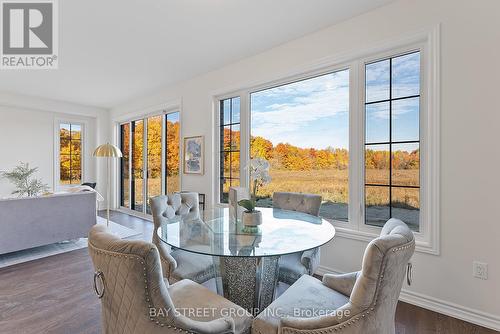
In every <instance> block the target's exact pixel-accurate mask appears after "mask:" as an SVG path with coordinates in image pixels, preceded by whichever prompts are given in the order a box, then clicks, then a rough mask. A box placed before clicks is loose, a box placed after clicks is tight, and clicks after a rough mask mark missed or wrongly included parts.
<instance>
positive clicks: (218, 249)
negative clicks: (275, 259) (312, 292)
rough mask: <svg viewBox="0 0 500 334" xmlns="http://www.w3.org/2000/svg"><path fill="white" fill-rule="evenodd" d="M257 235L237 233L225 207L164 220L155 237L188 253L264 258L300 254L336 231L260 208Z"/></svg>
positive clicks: (295, 214) (296, 214) (326, 225)
mask: <svg viewBox="0 0 500 334" xmlns="http://www.w3.org/2000/svg"><path fill="white" fill-rule="evenodd" d="M259 211H261V212H262V225H260V232H259V234H242V232H238V231H239V230H240V229H239V228H238V227H240V226H241V222H240V221H239V220H238V221H236V220H235V219H234V218H231V217H230V214H229V209H228V208H216V209H210V210H206V211H204V212H202V213H201V214H200V217H198V216H194V217H193V216H190V215H186V216H176V217H175V218H173V219H166V218H165V219H164V220H163V221H162V222H161V226H160V228H159V229H158V231H157V233H158V237H159V238H160V239H161V240H162V241H163V242H165V243H167V244H168V245H170V246H172V247H174V248H178V249H182V250H185V251H189V252H194V253H199V254H206V255H213V256H234V257H264V256H277V255H285V254H291V253H297V252H302V251H305V250H309V249H312V248H316V247H319V246H321V245H323V244H325V243H327V242H328V241H330V240H332V239H333V237H334V236H335V228H334V227H333V226H332V225H331V223H329V222H328V221H326V220H324V219H321V218H320V217H315V216H311V215H308V214H305V213H300V212H296V211H287V210H281V209H272V208H259Z"/></svg>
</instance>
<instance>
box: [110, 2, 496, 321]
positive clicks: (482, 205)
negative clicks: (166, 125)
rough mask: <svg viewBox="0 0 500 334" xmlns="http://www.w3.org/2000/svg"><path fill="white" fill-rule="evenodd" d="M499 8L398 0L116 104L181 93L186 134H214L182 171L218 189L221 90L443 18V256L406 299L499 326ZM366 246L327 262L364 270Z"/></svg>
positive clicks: (345, 245)
mask: <svg viewBox="0 0 500 334" xmlns="http://www.w3.org/2000/svg"><path fill="white" fill-rule="evenodd" d="M499 13H500V1H497V0H480V1H455V0H440V1H436V0H419V1H416V0H402V1H398V2H395V3H393V4H391V5H388V6H386V7H382V8H379V9H377V10H375V11H372V12H370V13H367V14H364V15H362V16H358V17H356V18H353V19H351V20H349V21H346V22H343V23H341V24H338V25H335V26H332V27H330V28H328V29H325V30H322V31H319V32H317V33H314V34H311V35H308V36H305V37H303V38H300V39H297V40H295V41H292V42H289V43H286V44H284V45H282V46H279V47H277V48H274V49H271V50H269V51H267V52H265V53H262V54H259V55H257V56H254V57H250V58H247V59H244V60H242V61H240V62H238V63H235V64H231V65H228V66H226V67H224V68H221V69H219V70H217V71H213V72H210V73H207V74H205V75H202V76H199V77H197V78H194V79H192V80H189V81H186V82H183V83H180V84H178V85H175V86H171V87H165V88H164V89H162V90H161V91H159V92H156V93H155V94H153V93H152V94H151V95H150V96H147V97H144V98H142V99H137V100H134V101H130V102H128V103H126V104H124V105H122V106H119V107H117V108H114V109H113V110H112V111H111V117H112V119H113V118H116V117H120V115H123V114H125V113H128V112H132V111H137V110H141V109H143V108H147V107H149V106H152V105H156V104H160V103H164V102H166V101H170V100H177V99H182V131H183V136H192V135H205V137H206V155H207V158H208V161H206V174H205V176H204V177H200V176H183V180H182V181H183V188H184V189H185V190H195V191H199V192H204V193H206V194H207V195H209V196H210V194H212V192H213V188H212V187H213V183H212V182H213V180H212V179H211V177H212V175H213V166H212V162H213V159H211V157H214V156H215V155H214V154H215V152H214V146H213V140H214V138H213V126H214V125H213V121H212V113H213V105H212V104H213V103H212V97H213V95H214V94H215V93H220V92H224V91H225V90H231V89H238V88H241V85H242V84H245V83H248V82H255V83H261V82H265V81H272V80H275V79H279V78H280V77H281V76H284V75H285V74H286V73H289V72H290V71H293V70H296V69H301V68H305V67H307V66H308V65H309V64H312V63H315V62H317V61H318V60H320V59H322V58H325V57H332V56H336V55H342V54H345V53H346V52H354V51H356V50H362V49H363V48H366V47H367V46H369V45H376V44H377V43H382V42H385V41H386V40H388V39H392V38H398V37H399V36H402V35H405V34H409V33H412V32H414V31H418V30H421V29H423V28H424V29H425V28H429V27H434V26H436V25H437V24H441V129H440V134H441V182H440V183H441V184H440V185H441V220H440V223H441V254H440V256H434V255H428V254H421V253H417V254H415V256H414V259H413V262H414V285H413V286H412V287H407V288H405V289H406V292H405V293H404V294H403V297H404V298H405V299H406V300H410V301H411V302H413V303H416V304H421V305H425V306H426V307H429V308H433V309H436V310H440V311H441V312H444V313H447V314H451V315H455V316H457V317H462V318H465V319H468V320H469V321H474V322H477V323H481V324H484V325H487V326H490V327H496V328H497V329H500V303H499V301H500V262H499V261H498V254H500V228H499V225H498V222H499V218H498V215H497V213H498V212H499V211H498V206H499V200H500V198H499V196H498V189H499V188H500V177H498V166H500V158H499V154H498V152H499V148H498V143H497V140H496V136H497V134H498V132H499V130H500V127H499V124H500V110H499V107H498V106H499V104H498V90H499V87H500V86H499V83H498V78H499V77H500V62H499V59H500V54H499V53H500V43H499V42H500V15H499ZM270 33H272V32H270ZM229 42H230V41H229ZM249 43H251V41H249ZM228 45H230V43H229V44H228ZM200 56H202V53H200ZM209 200H212V199H211V198H209ZM365 246H366V243H365V242H360V241H354V240H350V239H343V238H340V237H339V238H336V239H334V241H333V242H332V243H330V244H329V245H327V246H326V247H325V249H324V251H323V253H322V266H324V268H329V269H333V270H337V271H351V270H356V269H358V268H359V266H360V262H361V258H362V254H363V250H364V248H365ZM473 260H480V261H482V262H487V263H489V279H488V280H486V281H482V280H478V279H475V278H473V277H472V261H473Z"/></svg>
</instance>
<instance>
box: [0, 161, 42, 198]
mask: <svg viewBox="0 0 500 334" xmlns="http://www.w3.org/2000/svg"><path fill="white" fill-rule="evenodd" d="M37 171H38V167H35V168H30V165H29V163H27V162H21V163H20V164H19V165H18V166H16V167H15V168H14V169H13V170H12V171H10V172H1V173H0V178H5V179H7V180H9V181H10V182H12V183H13V184H14V185H15V186H16V190H14V191H13V192H12V195H18V196H19V197H23V196H28V197H33V196H37V195H38V194H40V193H43V192H45V191H47V190H48V189H49V186H48V185H46V184H44V183H43V182H42V180H40V179H36V178H34V177H33V174H35V173H36V172H37Z"/></svg>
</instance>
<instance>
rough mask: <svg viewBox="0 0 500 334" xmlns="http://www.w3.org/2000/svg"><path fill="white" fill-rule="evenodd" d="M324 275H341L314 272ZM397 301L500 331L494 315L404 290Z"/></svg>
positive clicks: (321, 269)
mask: <svg viewBox="0 0 500 334" xmlns="http://www.w3.org/2000/svg"><path fill="white" fill-rule="evenodd" d="M326 273H333V274H342V272H341V271H339V270H335V269H333V268H328V267H325V266H319V268H318V270H317V271H316V274H318V275H324V274H326ZM399 300H400V301H403V302H405V303H408V304H412V305H415V306H418V307H422V308H425V309H428V310H431V311H434V312H438V313H441V314H444V315H447V316H450V317H453V318H457V319H460V320H464V321H467V322H470V323H473V324H476V325H479V326H483V327H486V328H490V329H493V330H496V331H500V317H499V316H496V315H494V314H490V313H486V312H483V311H479V310H475V309H472V308H469V307H465V306H461V305H458V304H455V303H451V302H447V301H444V300H441V299H438V298H434V297H431V296H428V295H424V294H421V293H417V292H413V291H409V290H406V289H403V290H401V294H400V296H399Z"/></svg>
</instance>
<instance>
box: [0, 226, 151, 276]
mask: <svg viewBox="0 0 500 334" xmlns="http://www.w3.org/2000/svg"><path fill="white" fill-rule="evenodd" d="M97 224H103V225H106V219H104V218H101V217H97ZM109 229H110V230H111V233H113V234H115V235H117V236H118V237H120V238H122V239H126V238H131V237H135V236H137V235H140V234H141V232H139V231H136V230H133V229H130V228H128V227H125V226H123V225H120V224H117V223H115V222H112V221H110V222H109ZM85 247H87V238H81V239H77V240H70V241H64V242H58V243H55V244H50V245H46V246H40V247H35V248H30V249H25V250H21V251H18V252H12V253H7V254H2V255H0V268H4V267H8V266H12V265H14V264H18V263H23V262H27V261H32V260H37V259H41V258H44V257H47V256H51V255H56V254H60V253H65V252H70V251H73V250H76V249H81V248H85Z"/></svg>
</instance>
